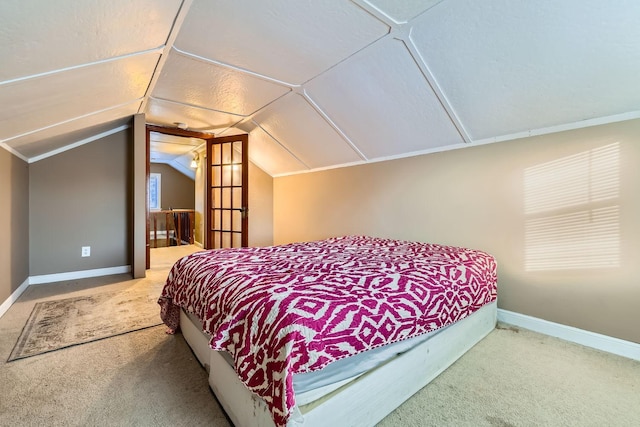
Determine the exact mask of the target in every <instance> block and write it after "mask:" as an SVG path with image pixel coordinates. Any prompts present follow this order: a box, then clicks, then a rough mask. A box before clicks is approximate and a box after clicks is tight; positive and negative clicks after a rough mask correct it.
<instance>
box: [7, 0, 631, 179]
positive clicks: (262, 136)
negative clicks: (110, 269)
mask: <svg viewBox="0 0 640 427" xmlns="http://www.w3.org/2000/svg"><path fill="white" fill-rule="evenodd" d="M639 21H640V2H637V1H635V0H611V1H607V2H603V1H600V0H564V1H562V2H558V1H555V0H540V1H536V2H531V1H525V0H519V1H517V0H484V1H482V2H478V1H473V0H441V1H439V0H404V1H397V0H315V1H300V0H277V1H276V0H269V1H264V0H236V1H225V0H184V1H180V0H130V1H127V2H107V1H103V0H84V1H82V2H78V1H75V0H58V1H56V2H43V1H40V0H4V1H2V2H0V58H2V67H0V146H2V147H3V148H5V149H8V150H10V151H11V152H13V153H14V154H16V155H18V156H21V157H22V158H24V159H25V160H27V161H37V160H39V159H41V158H44V157H46V156H48V155H51V154H55V153H57V152H59V151H61V150H64V149H66V148H70V147H73V146H75V145H74V144H78V143H79V142H77V141H88V140H90V139H91V135H101V134H103V133H104V132H107V133H108V132H109V130H110V129H117V128H118V127H121V126H123V123H126V120H127V118H128V117H129V116H130V115H132V114H135V113H137V112H144V113H146V115H147V121H148V122H150V123H154V124H160V125H165V126H173V125H174V124H175V123H177V122H181V123H186V124H187V125H188V127H189V128H190V129H193V130H198V131H205V132H211V133H214V134H217V135H227V134H232V133H238V132H248V133H249V134H250V138H249V144H250V147H249V155H250V158H251V160H252V161H253V162H254V163H256V164H257V165H258V166H260V167H261V168H263V169H264V170H265V171H266V172H268V173H269V174H271V175H273V176H278V175H283V174H291V173H299V172H305V171H309V170H317V169H324V168H331V167H336V166H341V165H350V164H358V163H364V162H372V161H378V160H383V159H389V158H396V157H403V156H409V155H415V154H421V153H428V152H433V151H439V150H446V149H455V148H460V147H465V146H472V145H474V144H482V143H487V142H494V141H502V140H509V139H515V138H517V137H521V136H524V135H530V134H539V133H547V132H554V131H561V130H565V129H571V128H575V127H582V126H589V125H593V124H599V123H607V122H612V121H618V120H624V119H631V118H637V117H640V85H638V84H637V78H636V76H638V75H640V43H639V41H640V25H639V24H640V22H639ZM179 148H181V147H179V146H172V144H171V142H168V143H164V142H163V143H160V142H158V143H155V144H154V155H155V156H157V157H158V158H159V159H162V161H167V162H170V161H172V160H171V159H172V156H174V157H173V158H174V159H175V156H177V157H179V158H181V159H182V160H184V161H186V160H188V158H189V156H190V154H189V152H187V153H186V154H184V153H183V154H180V153H178V152H176V149H179ZM192 149H193V148H192V147H191V148H189V150H192ZM178 151H180V150H178Z"/></svg>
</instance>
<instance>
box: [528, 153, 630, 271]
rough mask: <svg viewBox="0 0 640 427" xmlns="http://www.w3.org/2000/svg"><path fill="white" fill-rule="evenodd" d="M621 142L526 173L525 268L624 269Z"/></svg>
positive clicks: (539, 166)
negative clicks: (620, 199)
mask: <svg viewBox="0 0 640 427" xmlns="http://www.w3.org/2000/svg"><path fill="white" fill-rule="evenodd" d="M619 175H620V147H619V144H618V143H614V144H609V145H606V146H603V147H599V148H594V149H592V150H588V151H584V152H582V153H578V154H575V155H572V156H567V157H563V158H560V159H557V160H554V161H551V162H548V163H544V164H541V165H536V166H534V167H531V168H529V169H527V170H526V171H525V174H524V194H525V200H524V202H525V203H524V211H525V215H526V222H525V270H527V271H542V270H567V269H588V268H612V267H619V266H620V207H619V206H618V197H619V192H620V177H619Z"/></svg>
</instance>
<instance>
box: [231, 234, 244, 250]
mask: <svg viewBox="0 0 640 427" xmlns="http://www.w3.org/2000/svg"><path fill="white" fill-rule="evenodd" d="M233 247H234V248H240V247H242V234H240V233H233Z"/></svg>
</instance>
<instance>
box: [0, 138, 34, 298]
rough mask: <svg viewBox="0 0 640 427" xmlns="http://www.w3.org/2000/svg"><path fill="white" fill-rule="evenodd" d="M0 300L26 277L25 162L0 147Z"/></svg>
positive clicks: (27, 272)
mask: <svg viewBox="0 0 640 427" xmlns="http://www.w3.org/2000/svg"><path fill="white" fill-rule="evenodd" d="M0 208H1V209H2V221H0V236H2V239H1V243H0V272H1V273H0V304H1V303H3V302H4V301H5V300H7V299H8V298H9V297H10V296H11V294H12V293H13V292H14V291H15V290H16V289H18V287H19V286H20V285H21V284H22V283H24V282H25V280H27V278H28V277H29V165H28V164H27V162H25V161H23V160H22V159H20V158H18V157H16V156H14V155H13V154H11V153H9V152H8V151H6V150H4V149H1V148H0Z"/></svg>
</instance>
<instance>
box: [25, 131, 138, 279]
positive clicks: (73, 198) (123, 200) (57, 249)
mask: <svg viewBox="0 0 640 427" xmlns="http://www.w3.org/2000/svg"><path fill="white" fill-rule="evenodd" d="M131 138H132V137H131V132H130V131H129V130H125V131H122V132H118V133H116V134H113V135H110V136H107V137H105V138H102V139H99V140H97V141H94V142H91V143H88V144H85V145H82V146H80V147H78V148H74V149H73V150H69V151H65V152H63V153H60V154H57V155H55V156H52V157H49V158H46V159H43V160H40V161H38V162H35V163H32V164H31V165H30V167H29V187H30V188H29V201H30V208H29V231H30V232H29V236H30V240H29V241H30V245H29V247H30V275H31V276H36V275H43V274H54V273H66V272H72V271H82V270H91V269H97V268H108V267H120V266H126V265H130V259H131V258H130V251H131V227H130V225H131V218H132V210H131V203H132V200H131V198H132V197H131V187H132V184H131V179H132V176H131V170H130V167H131V166H130V165H131V152H132V150H131V145H130V141H131ZM82 246H91V256H90V257H85V258H83V257H81V256H80V255H81V247H82Z"/></svg>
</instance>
